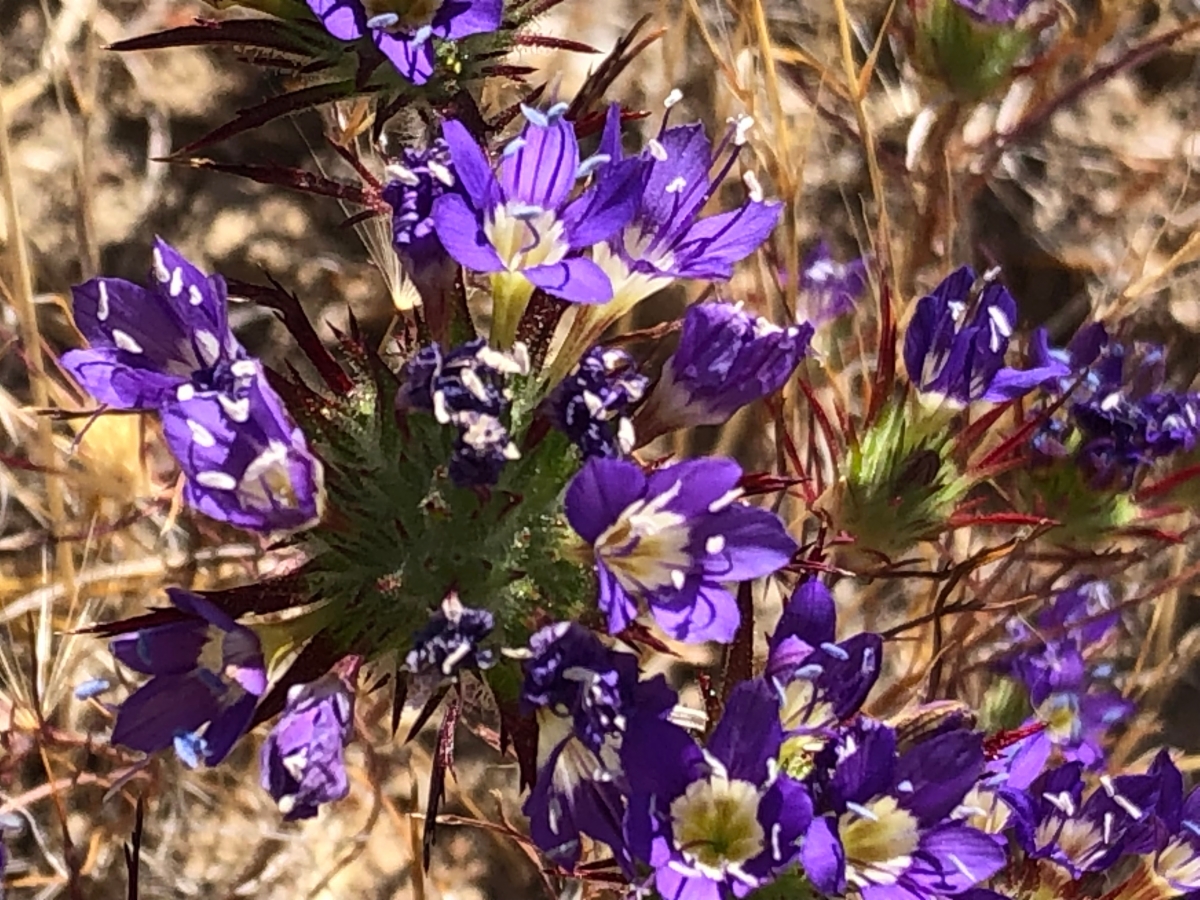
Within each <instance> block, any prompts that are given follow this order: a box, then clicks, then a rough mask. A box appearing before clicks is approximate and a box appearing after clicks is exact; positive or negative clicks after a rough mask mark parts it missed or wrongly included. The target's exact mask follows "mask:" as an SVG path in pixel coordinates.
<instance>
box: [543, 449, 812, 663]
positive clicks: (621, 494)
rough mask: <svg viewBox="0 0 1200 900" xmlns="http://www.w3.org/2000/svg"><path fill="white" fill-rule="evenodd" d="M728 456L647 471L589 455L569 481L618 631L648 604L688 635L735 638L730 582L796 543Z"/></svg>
mask: <svg viewBox="0 0 1200 900" xmlns="http://www.w3.org/2000/svg"><path fill="white" fill-rule="evenodd" d="M741 477H742V469H741V467H740V466H739V465H738V464H737V463H736V462H734V461H733V460H730V459H696V460H688V461H686V462H681V463H675V464H674V465H669V466H664V467H663V468H661V469H659V470H657V471H655V472H652V473H650V474H649V475H647V474H646V473H644V472H643V471H642V470H641V468H640V467H638V466H637V465H635V464H633V463H631V462H625V461H624V460H616V459H591V460H589V461H588V462H587V463H586V464H585V465H584V467H583V469H582V470H581V471H580V472H579V474H578V475H576V476H575V478H574V479H573V480H572V481H571V484H570V486H568V488H567V495H566V504H565V505H566V513H567V520H568V521H569V522H570V523H571V527H572V528H574V529H575V531H576V533H577V534H579V536H580V537H582V538H583V539H584V540H585V541H587V542H588V544H590V545H591V547H592V551H593V554H594V557H595V561H596V575H597V578H598V579H599V586H600V598H599V599H600V609H601V611H602V612H603V613H604V614H605V615H606V616H607V617H608V628H609V631H610V632H611V633H613V634H616V633H618V632H620V631H622V630H623V629H624V628H625V627H626V626H627V625H629V624H630V622H632V621H633V619H634V618H635V617H636V616H637V614H638V608H639V605H641V604H645V605H647V606H649V608H650V612H651V614H652V615H653V616H654V620H655V621H656V622H657V623H658V625H659V627H661V628H662V629H663V630H664V631H665V632H666V633H667V634H669V635H670V636H671V637H673V638H676V639H677V640H681V641H693V642H694V641H709V640H713V641H729V640H731V639H732V638H733V635H734V633H735V632H736V631H737V626H738V622H739V621H740V615H739V613H738V608H737V602H736V601H735V600H734V598H733V596H732V595H731V594H730V593H729V591H728V590H726V588H725V587H724V585H725V584H727V583H729V582H734V581H747V580H750V579H753V578H759V577H761V576H763V575H769V574H770V573H772V572H775V571H778V570H779V569H781V568H783V567H784V566H785V565H787V563H788V561H789V560H790V559H791V557H792V554H793V553H794V552H795V550H796V543H795V541H793V540H792V538H791V537H790V536H789V535H788V533H787V530H786V529H785V528H784V526H783V523H782V522H781V521H780V520H779V517H778V516H776V515H775V514H774V513H772V512H768V511H767V510H765V509H760V508H758V507H754V506H749V505H747V504H745V503H743V502H741V501H740V499H739V498H740V496H741V490H740V489H739V487H738V483H739V481H740V480H741Z"/></svg>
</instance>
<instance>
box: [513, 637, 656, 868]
mask: <svg viewBox="0 0 1200 900" xmlns="http://www.w3.org/2000/svg"><path fill="white" fill-rule="evenodd" d="M529 647H530V656H529V659H528V660H526V662H525V665H524V668H525V680H524V683H523V685H522V687H521V704H522V706H523V707H524V708H525V709H527V710H533V711H536V713H537V718H538V776H537V780H536V782H535V784H534V787H533V790H532V792H531V793H530V795H529V798H528V800H526V802H525V806H524V812H525V814H526V815H527V816H529V819H530V836H531V837H532V838H533V840H534V842H535V843H536V844H537V845H538V846H539V847H540V848H541V849H542V850H543V851H544V852H545V853H546V854H547V855H548V856H550V857H551V858H552V859H554V860H555V861H556V862H558V863H559V864H560V865H562V866H565V867H567V868H570V867H573V866H574V865H575V863H576V862H578V861H579V853H580V842H579V836H580V834H587V835H589V836H591V837H593V838H595V839H596V840H599V841H603V842H604V843H606V844H608V845H609V847H611V848H612V850H613V852H614V854H616V856H617V858H618V860H620V861H621V863H622V865H623V866H624V867H625V868H627V869H628V868H629V865H628V863H629V857H628V852H627V849H626V844H625V836H624V825H623V821H624V810H625V785H624V773H623V771H622V768H621V762H620V759H619V752H620V749H621V746H622V742H623V741H624V739H625V736H626V735H627V734H628V733H630V732H631V731H633V732H642V731H644V730H646V729H650V730H652V731H653V732H654V733H660V732H661V731H662V729H666V730H667V733H670V732H671V731H672V730H674V731H678V730H679V729H678V728H677V727H676V726H671V725H667V724H666V723H665V718H666V715H667V713H669V712H670V711H671V709H672V708H673V707H674V705H675V702H676V697H675V692H674V691H672V690H671V689H670V688H669V687H668V686H667V683H666V680H665V679H664V678H663V676H661V675H658V676H656V677H655V678H652V679H649V680H647V681H640V680H639V678H638V664H637V657H636V656H634V655H633V654H632V653H622V652H619V651H616V650H611V649H609V648H607V647H605V646H604V645H603V644H601V643H600V641H599V639H598V638H597V637H596V636H595V635H594V634H592V633H591V632H590V631H588V630H587V629H586V628H584V627H583V626H582V625H579V624H577V623H574V622H561V623H558V624H556V625H550V626H548V627H546V628H543V629H541V630H540V631H538V632H537V633H536V634H534V635H533V637H532V638H530V641H529Z"/></svg>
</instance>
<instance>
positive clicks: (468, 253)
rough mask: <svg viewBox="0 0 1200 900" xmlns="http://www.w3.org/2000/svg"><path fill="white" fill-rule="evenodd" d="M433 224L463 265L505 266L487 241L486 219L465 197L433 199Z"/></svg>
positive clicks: (491, 268) (475, 267)
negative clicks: (477, 213) (484, 227)
mask: <svg viewBox="0 0 1200 900" xmlns="http://www.w3.org/2000/svg"><path fill="white" fill-rule="evenodd" d="M449 124H451V123H447V125H449ZM461 172H462V170H461V169H460V170H459V173H460V174H461ZM433 227H434V229H435V230H436V231H437V235H438V237H439V238H441V241H442V245H443V246H444V247H445V248H446V252H448V253H449V254H450V255H451V256H452V257H454V260H455V261H456V262H458V263H459V264H460V265H463V266H466V267H467V268H468V269H471V270H472V271H475V272H501V271H503V270H504V263H503V262H501V260H500V257H499V255H497V253H496V248H495V247H493V246H492V245H491V244H490V243H489V242H488V239H487V235H486V234H485V233H484V230H483V222H482V221H481V220H480V218H479V217H478V216H477V215H476V214H475V212H474V211H472V209H471V208H470V207H469V206H467V203H466V201H465V200H463V198H462V197H460V196H458V195H457V194H442V196H440V197H438V198H437V200H436V201H434V204H433Z"/></svg>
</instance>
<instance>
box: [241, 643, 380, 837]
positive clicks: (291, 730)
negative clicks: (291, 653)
mask: <svg viewBox="0 0 1200 900" xmlns="http://www.w3.org/2000/svg"><path fill="white" fill-rule="evenodd" d="M356 670H357V664H355V665H352V666H350V667H349V670H348V671H334V672H330V673H329V674H328V675H326V676H325V677H323V678H321V679H319V680H317V681H314V682H312V683H311V684H297V685H293V686H292V687H291V688H290V689H289V690H288V695H287V706H286V707H285V708H284V711H283V713H282V714H281V715H280V717H279V719H278V721H276V723H275V725H274V727H272V728H271V732H270V734H268V735H267V739H266V740H265V741H264V742H263V745H262V749H261V751H260V756H259V762H260V769H261V782H262V786H263V789H264V790H266V791H267V792H269V793H270V795H271V796H272V797H273V798H274V799H275V802H276V803H278V804H279V811H280V812H281V813H283V818H284V820H285V821H288V822H291V821H294V820H296V819H311V818H312V817H313V816H315V815H316V814H317V808H318V807H319V806H320V805H321V804H322V803H332V802H333V801H335V800H341V799H342V798H343V797H345V796H346V794H347V793H349V791H350V782H349V779H348V778H347V777H346V762H345V759H344V750H345V746H346V743H347V742H348V741H349V740H350V737H351V735H352V734H353V732H354V684H353V677H354V676H353V673H354V672H355V671H356Z"/></svg>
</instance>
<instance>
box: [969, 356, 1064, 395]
mask: <svg viewBox="0 0 1200 900" xmlns="http://www.w3.org/2000/svg"><path fill="white" fill-rule="evenodd" d="M1070 374H1071V368H1070V366H1068V365H1066V363H1052V364H1051V365H1048V366H1044V367H1039V368H1036V369H1007V368H1005V369H1001V370H1000V371H999V372H997V373H996V375H995V377H994V378H992V384H991V386H990V387H989V388H988V389H987V392H986V393H985V394H984V395H983V398H982V399H984V400H986V401H987V402H989V403H1004V402H1007V401H1009V400H1016V399H1017V398H1018V397H1024V396H1025V395H1026V394H1028V393H1029V392H1030V391H1032V390H1033V389H1034V388H1036V387H1040V386H1041V385H1044V384H1046V383H1047V382H1054V381H1056V380H1057V379H1059V378H1066V377H1068V376H1070Z"/></svg>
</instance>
